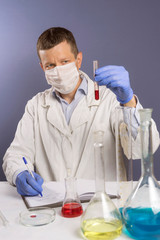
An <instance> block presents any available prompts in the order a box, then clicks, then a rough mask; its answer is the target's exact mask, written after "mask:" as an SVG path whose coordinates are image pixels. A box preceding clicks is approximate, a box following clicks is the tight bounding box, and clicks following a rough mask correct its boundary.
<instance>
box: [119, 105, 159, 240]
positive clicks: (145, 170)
mask: <svg viewBox="0 0 160 240" xmlns="http://www.w3.org/2000/svg"><path fill="white" fill-rule="evenodd" d="M139 113H140V121H141V123H140V129H141V151H142V159H141V172H142V173H141V177H140V179H139V181H138V184H137V186H136V187H135V189H134V190H133V192H132V193H131V195H130V196H129V198H128V200H127V201H126V203H125V205H124V209H123V218H124V223H125V226H126V228H127V230H128V231H129V233H130V234H131V235H132V236H134V237H136V239H138V240H140V239H144V240H147V239H149V240H153V239H156V240H158V239H160V185H159V183H158V182H157V180H156V179H155V177H154V173H153V154H152V133H151V123H152V122H151V115H152V109H141V110H139Z"/></svg>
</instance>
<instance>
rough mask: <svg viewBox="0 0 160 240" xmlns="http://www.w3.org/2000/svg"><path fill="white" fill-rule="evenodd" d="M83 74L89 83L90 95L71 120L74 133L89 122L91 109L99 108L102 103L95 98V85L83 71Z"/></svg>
mask: <svg viewBox="0 0 160 240" xmlns="http://www.w3.org/2000/svg"><path fill="white" fill-rule="evenodd" d="M81 73H82V74H83V75H84V76H85V78H86V79H87V82H88V93H89V94H87V96H85V97H84V98H83V99H82V100H81V101H80V102H79V103H78V105H77V107H76V108H75V110H74V111H73V114H72V116H71V120H70V124H69V127H70V130H71V131H74V129H76V128H78V127H79V126H81V125H82V124H84V123H86V122H88V120H89V114H90V108H91V107H92V106H97V107H98V106H99V104H100V101H99V100H98V101H97V100H95V98H94V84H93V82H92V81H91V80H90V79H88V76H87V75H86V74H85V73H83V72H82V71H81Z"/></svg>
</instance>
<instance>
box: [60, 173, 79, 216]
mask: <svg viewBox="0 0 160 240" xmlns="http://www.w3.org/2000/svg"><path fill="white" fill-rule="evenodd" d="M65 189H66V192H65V197H64V201H63V206H62V209H61V215H62V216H63V217H67V218H73V217H78V216H80V215H82V213H83V208H82V205H81V202H80V199H79V196H78V194H77V191H76V178H75V177H67V178H65Z"/></svg>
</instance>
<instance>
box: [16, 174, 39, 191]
mask: <svg viewBox="0 0 160 240" xmlns="http://www.w3.org/2000/svg"><path fill="white" fill-rule="evenodd" d="M33 175H34V177H35V179H34V178H33V177H32V176H31V174H30V173H29V172H28V171H23V172H21V173H19V174H18V175H17V177H16V187H17V192H18V193H19V194H21V195H24V196H35V195H38V194H40V193H41V192H42V184H43V178H41V176H39V175H38V174H37V173H35V172H33Z"/></svg>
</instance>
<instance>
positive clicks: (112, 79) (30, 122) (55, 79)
mask: <svg viewBox="0 0 160 240" xmlns="http://www.w3.org/2000/svg"><path fill="white" fill-rule="evenodd" d="M37 53H38V56H39V59H40V66H41V68H42V69H43V71H44V73H45V78H46V80H47V82H48V84H49V85H51V88H49V89H47V90H46V91H44V92H40V93H38V94H37V95H36V96H34V97H33V98H32V99H31V100H30V101H28V103H27V105H26V108H25V112H24V115H23V117H22V119H21V120H20V122H19V124H18V127H17V130H16V133H15V137H14V140H13V142H12V143H11V145H10V147H9V148H8V149H7V151H6V154H5V156H4V162H3V170H4V173H5V175H6V178H7V180H8V181H9V182H10V183H11V184H13V185H16V187H17V191H18V193H19V194H21V195H31V196H32V195H38V194H39V193H40V192H42V184H43V181H60V180H63V179H64V178H65V177H66V175H67V172H69V173H70V175H71V176H76V177H77V178H84V179H94V177H95V175H94V173H95V171H94V151H93V132H94V131H95V130H101V131H103V132H104V149H105V171H107V170H108V172H107V174H106V180H107V179H108V180H115V179H116V156H115V155H116V153H115V122H116V119H115V108H116V107H117V106H119V105H122V106H124V108H125V107H132V108H133V111H132V115H133V116H132V117H133V122H134V128H135V131H134V137H133V144H134V148H133V149H139V148H140V146H139V143H140V141H139V135H140V134H139V131H138V127H139V120H138V109H140V108H142V106H141V105H140V103H139V100H138V99H137V97H136V96H135V95H134V94H133V90H132V88H131V86H130V80H129V74H128V72H127V71H126V70H125V68H124V67H121V66H105V67H102V68H99V69H97V70H96V74H95V81H97V83H98V85H99V100H95V96H94V83H93V81H92V80H91V79H90V78H89V77H88V76H87V74H86V73H84V72H82V71H81V70H79V69H80V68H81V63H82V52H79V51H78V48H77V45H76V41H75V39H74V36H73V34H72V33H71V32H70V31H69V30H67V29H65V28H61V27H53V28H50V29H48V30H46V31H45V32H43V33H42V34H41V35H40V37H39V39H38V42H37ZM152 132H153V141H154V151H155V150H156V149H157V147H158V145H159V133H158V131H157V128H156V125H155V123H154V121H153V120H152ZM136 146H137V147H136ZM122 148H123V149H124V148H125V145H124V146H122ZM134 151H135V152H134V156H135V158H136V156H137V158H140V156H139V154H138V153H136V150H134ZM138 152H139V151H138ZM23 158H25V159H26V161H27V162H28V166H29V168H30V169H31V170H32V171H33V174H34V177H35V179H34V178H33V177H32V176H31V175H30V174H29V172H28V171H27V169H26V166H25V164H24V162H23V160H22V159H23ZM122 174H123V173H122Z"/></svg>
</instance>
